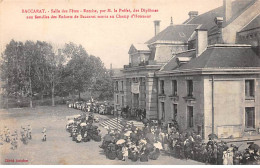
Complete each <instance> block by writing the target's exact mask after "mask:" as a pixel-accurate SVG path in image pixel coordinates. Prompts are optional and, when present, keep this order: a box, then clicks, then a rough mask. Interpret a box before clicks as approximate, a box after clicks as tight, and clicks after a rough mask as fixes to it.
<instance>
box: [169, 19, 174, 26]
mask: <svg viewBox="0 0 260 168" xmlns="http://www.w3.org/2000/svg"><path fill="white" fill-rule="evenodd" d="M170 25H171V26H172V25H173V21H172V17H171V24H170Z"/></svg>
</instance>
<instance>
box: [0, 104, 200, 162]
mask: <svg viewBox="0 0 260 168" xmlns="http://www.w3.org/2000/svg"><path fill="white" fill-rule="evenodd" d="M74 114H80V111H78V110H75V109H71V108H67V107H66V106H57V107H37V108H34V109H30V108H24V109H9V110H2V109H1V110H0V129H1V130H2V131H3V128H4V126H5V125H6V126H8V127H9V128H10V130H11V133H12V132H13V130H14V129H17V130H18V133H19V134H20V127H21V125H23V126H27V125H28V124H31V126H32V129H33V130H32V136H33V139H32V140H30V141H29V143H28V144H27V145H24V144H22V142H21V141H19V143H18V149H16V150H12V149H10V147H11V145H10V144H7V143H4V145H0V164H5V165H6V164H33V165H35V164H44V165H57V164H62V165H63V164H73V165H82V164H87V165H95V164H98V165H107V164H108V165H111V164H115V165H119V164H124V165H125V164H128V165H129V164H130V165H131V164H157V165H158V164H163V165H166V164H168V165H169V164H182V165H183V164H186V165H190V164H202V163H199V162H195V161H192V160H180V159H176V158H173V157H170V156H168V155H165V154H162V155H161V156H160V157H159V159H158V160H149V162H146V163H142V162H132V161H131V160H128V161H125V162H124V161H120V160H109V159H107V158H106V156H105V155H104V154H103V151H102V149H101V148H99V145H100V143H101V142H94V141H90V142H86V143H76V142H74V141H72V140H71V137H69V133H68V132H66V130H65V125H66V116H69V115H74ZM111 117H112V116H100V118H101V121H100V122H102V121H104V120H105V119H108V118H111ZM97 125H99V124H97ZM44 126H45V127H46V128H47V141H46V142H42V141H41V138H42V133H41V132H42V128H43V127H44ZM99 127H100V129H101V131H102V134H103V135H104V134H105V133H106V130H105V129H104V128H102V127H101V126H99ZM19 138H20V136H19ZM6 159H10V160H11V159H14V163H13V162H6ZM16 159H24V160H28V162H27V163H24V162H23V163H22V162H15V161H16Z"/></svg>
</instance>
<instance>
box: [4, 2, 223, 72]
mask: <svg viewBox="0 0 260 168" xmlns="http://www.w3.org/2000/svg"><path fill="white" fill-rule="evenodd" d="M222 3H223V0H160V1H159V0H77V1H76V0H56V1H50V0H45V1H43V0H0V52H3V51H4V49H5V46H6V44H8V43H9V42H10V40H11V39H14V40H16V41H26V40H32V41H37V40H40V41H47V42H50V43H52V44H53V45H54V46H55V47H56V48H59V47H61V46H62V45H63V44H65V43H68V42H73V43H76V44H78V45H79V44H81V45H82V46H83V47H84V48H85V49H86V50H87V52H88V53H89V54H92V55H95V56H98V57H100V58H101V60H102V61H103V62H104V64H105V66H106V67H107V68H109V67H110V64H112V66H113V68H122V67H123V65H126V64H128V62H129V57H128V50H129V48H130V46H131V44H135V43H145V42H146V41H148V40H149V39H150V38H152V37H153V36H154V23H153V21H154V20H161V24H160V30H161V31H162V30H163V29H165V28H166V27H167V26H169V25H170V20H171V17H172V18H173V24H181V23H183V22H184V21H185V20H186V19H188V13H189V11H198V12H199V14H202V13H204V12H207V11H209V10H211V9H214V8H216V7H219V6H221V5H222ZM141 8H143V9H147V10H148V9H153V10H155V9H156V10H158V12H152V13H148V14H146V13H143V12H142V13H141V12H139V13H138V14H141V15H151V17H150V18H144V19H132V18H128V19H126V18H111V19H110V18H106V19H104V18H96V19H94V18H92V19H90V18H82V19H26V16H28V15H31V16H33V17H34V15H35V14H34V13H33V14H32V13H31V14H26V13H22V10H28V9H29V10H31V9H45V11H46V13H43V14H37V15H47V16H50V15H52V14H53V15H58V14H57V13H51V10H52V9H53V10H55V9H58V10H60V11H61V10H62V9H65V10H69V9H73V10H79V11H83V10H84V9H87V10H92V9H94V10H98V11H100V10H107V9H111V10H112V11H113V10H114V9H116V10H118V11H119V9H122V10H123V9H130V10H131V11H132V12H133V9H139V10H141ZM48 11H49V12H48ZM60 14H61V13H60ZM80 14H83V13H80ZM80 14H77V13H69V14H66V15H72V16H74V15H80ZM116 14H120V15H121V16H122V15H127V14H130V16H131V14H133V13H125V12H120V13H113V12H112V13H104V14H103V15H115V16H116ZM61 15H63V14H61ZM84 15H87V13H85V14H84Z"/></svg>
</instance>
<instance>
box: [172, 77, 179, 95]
mask: <svg viewBox="0 0 260 168" xmlns="http://www.w3.org/2000/svg"><path fill="white" fill-rule="evenodd" d="M172 95H173V96H177V95H178V82H177V80H176V79H173V80H172Z"/></svg>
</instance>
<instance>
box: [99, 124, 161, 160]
mask: <svg viewBox="0 0 260 168" xmlns="http://www.w3.org/2000/svg"><path fill="white" fill-rule="evenodd" d="M121 125H123V127H122V129H121V130H116V129H114V130H111V129H110V127H107V130H108V133H107V134H106V135H105V136H104V137H103V142H102V145H101V146H100V147H101V148H102V149H103V150H104V153H105V155H106V157H107V158H109V159H111V160H114V159H116V158H117V159H119V160H122V161H125V160H128V159H130V160H132V161H134V162H135V161H138V160H140V161H141V162H148V160H149V159H151V160H157V159H158V158H159V156H160V154H161V150H162V149H163V143H162V142H163V140H162V138H163V137H164V133H162V134H161V135H160V136H159V135H158V134H157V133H158V130H155V129H153V128H152V127H149V126H146V127H144V128H143V129H142V128H137V127H136V126H134V124H133V123H132V124H131V125H127V124H126V123H124V122H122V123H121ZM155 132H156V133H155ZM157 135H158V136H157Z"/></svg>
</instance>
